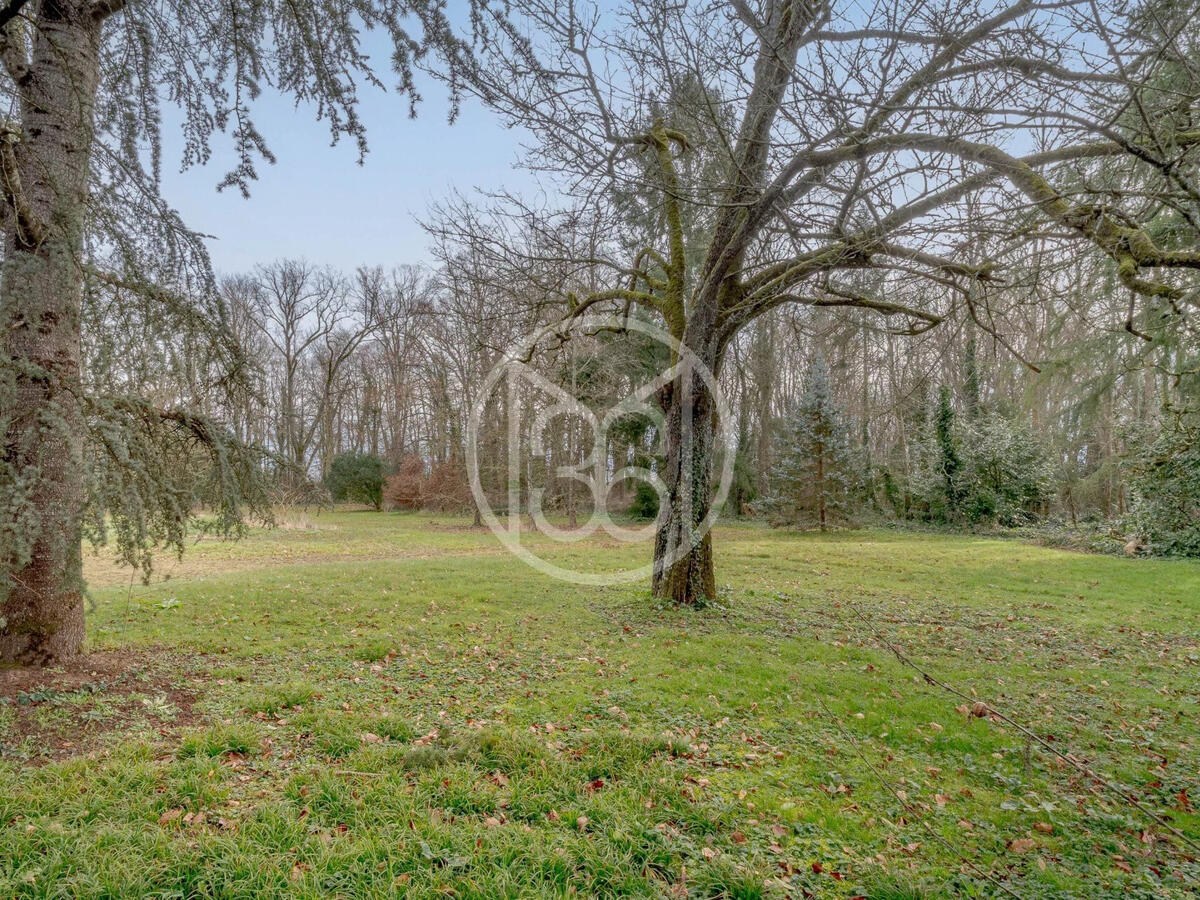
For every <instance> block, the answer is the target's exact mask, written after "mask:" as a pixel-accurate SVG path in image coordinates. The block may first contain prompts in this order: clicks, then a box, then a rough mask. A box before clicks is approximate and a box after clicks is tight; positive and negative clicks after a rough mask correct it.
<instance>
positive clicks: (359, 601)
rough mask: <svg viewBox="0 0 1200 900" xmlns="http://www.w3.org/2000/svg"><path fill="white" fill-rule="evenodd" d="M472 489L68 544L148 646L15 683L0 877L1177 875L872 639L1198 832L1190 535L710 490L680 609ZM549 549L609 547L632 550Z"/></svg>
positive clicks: (794, 880)
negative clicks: (808, 508) (514, 541)
mask: <svg viewBox="0 0 1200 900" xmlns="http://www.w3.org/2000/svg"><path fill="white" fill-rule="evenodd" d="M461 524H462V523H461V522H460V521H458V520H451V519H438V518H427V517H419V516H399V515H390V514H370V513H356V512H341V513H336V514H325V515H321V516H313V517H311V518H310V519H309V520H308V521H307V522H300V523H299V524H295V525H294V527H290V528H286V529H281V530H279V531H275V532H271V533H266V534H255V535H253V536H252V537H251V538H249V539H248V540H246V541H245V542H243V543H240V544H237V545H225V544H218V543H208V542H205V543H202V544H200V545H198V546H197V547H196V548H195V549H194V552H193V553H192V554H191V555H190V556H189V557H188V558H187V559H186V561H185V563H184V564H183V566H181V567H180V568H179V569H177V570H176V577H174V578H172V579H171V580H169V581H166V582H164V583H158V584H154V585H151V586H149V587H142V586H139V585H134V586H133V587H132V589H130V587H129V585H128V581H127V578H128V576H127V575H123V576H119V577H113V575H112V573H111V572H109V570H108V566H107V564H106V563H104V562H103V560H94V561H92V562H91V563H89V566H90V569H89V571H90V573H91V576H92V578H93V582H94V583H98V584H105V585H108V586H105V587H100V588H99V589H97V590H96V591H95V600H96V610H95V612H94V614H93V615H92V618H91V631H90V635H91V642H92V646H93V647H94V648H96V649H97V651H99V653H100V654H101V655H100V656H98V657H97V658H101V659H110V660H111V659H114V658H118V657H119V658H125V659H127V660H132V661H134V662H135V663H136V665H134V666H132V667H126V668H125V670H124V672H123V673H122V674H111V675H104V674H103V673H101V675H100V676H98V677H97V678H96V679H92V680H91V681H87V680H85V675H78V677H77V678H76V681H75V682H73V684H75V683H78V684H90V685H91V687H89V688H87V689H78V690H73V691H69V692H62V693H60V694H55V693H53V692H44V695H36V696H33V695H31V692H30V691H28V690H26V691H25V694H24V696H23V702H21V703H18V702H17V701H16V700H15V699H13V698H10V700H11V702H9V703H6V704H0V746H2V752H3V755H2V756H0V896H3V897H8V896H14V897H68V896H69V897H85V896H86V897H122V898H126V897H221V898H234V897H259V896H289V897H295V896H298V897H313V898H316V897H390V896H397V895H404V896H411V897H444V896H454V897H477V898H496V897H528V896H545V897H568V896H634V897H654V896H667V897H747V898H748V897H805V896H815V897H825V896H845V897H853V896H866V897H872V898H899V897H925V896H928V897H938V896H946V895H948V894H949V895H961V896H967V897H976V896H993V895H999V894H1000V893H1001V890H1002V889H1001V888H1000V887H999V886H998V884H1003V885H1004V886H1005V887H1007V888H1008V889H1009V890H1011V891H1012V892H1014V893H1015V894H1016V895H1017V896H1020V897H1024V898H1040V897H1080V898H1083V897H1088V898H1092V897H1127V896H1132V897H1167V896H1186V895H1188V894H1189V885H1191V886H1194V885H1196V884H1197V882H1198V880H1200V864H1198V863H1197V862H1196V860H1195V858H1194V857H1195V854H1194V853H1193V852H1192V851H1191V850H1190V849H1189V848H1187V847H1186V846H1185V845H1183V843H1182V842H1181V841H1180V840H1179V839H1178V838H1176V837H1174V836H1173V835H1171V834H1170V833H1168V832H1167V831H1166V830H1164V828H1163V827H1162V826H1161V825H1159V824H1158V823H1156V822H1155V821H1154V820H1153V819H1151V818H1149V817H1147V816H1145V815H1144V814H1143V813H1141V812H1139V811H1138V810H1136V809H1134V808H1132V807H1131V806H1130V805H1128V804H1127V803H1125V802H1123V801H1122V800H1121V799H1120V798H1119V797H1116V796H1114V795H1113V794H1111V793H1110V792H1108V791H1106V790H1104V789H1103V788H1102V787H1101V786H1099V785H1098V784H1097V783H1095V782H1094V781H1093V780H1091V779H1089V778H1086V777H1084V776H1081V775H1080V774H1079V773H1078V771H1076V770H1075V769H1073V768H1072V767H1071V766H1069V765H1068V764H1065V763H1064V762H1062V761H1061V760H1060V759H1058V758H1056V757H1054V756H1053V755H1051V754H1048V753H1046V752H1044V751H1043V750H1042V749H1040V748H1039V747H1038V746H1037V745H1029V744H1028V743H1027V742H1026V741H1025V740H1024V739H1023V738H1021V736H1020V735H1019V734H1017V733H1016V732H1014V731H1012V730H1011V729H1008V728H1006V727H1005V726H1003V725H1002V724H1001V723H999V722H998V721H995V720H992V719H991V718H990V717H989V716H987V715H984V716H982V717H981V716H977V715H973V714H972V709H971V706H970V705H968V704H964V703H963V702H962V701H960V700H958V699H956V698H954V697H952V696H949V695H947V694H946V693H944V692H942V691H940V690H939V689H937V688H935V687H933V686H930V685H928V684H926V683H924V682H923V681H922V680H921V678H920V677H919V676H917V675H916V673H914V672H913V671H912V670H910V669H907V668H905V667H904V666H902V665H901V664H900V663H899V662H897V660H896V659H895V658H894V657H893V656H892V655H891V654H890V653H889V652H888V651H887V650H886V648H885V647H884V646H883V645H882V643H881V640H880V638H886V639H887V640H889V641H891V642H894V643H895V644H896V646H898V647H900V648H902V649H903V650H904V652H905V653H907V654H909V655H910V656H911V657H913V659H915V660H917V661H919V663H920V665H921V666H922V667H924V668H926V669H928V670H929V671H930V672H931V673H933V674H935V675H936V676H937V677H939V678H942V679H945V680H946V681H948V682H951V683H953V684H954V685H956V686H958V687H960V688H961V689H963V690H964V691H967V692H968V693H971V694H972V695H977V696H978V697H979V700H980V701H981V702H984V703H986V704H991V705H992V706H993V707H994V708H995V709H998V710H1002V711H1003V712H1005V713H1006V714H1008V715H1011V716H1012V717H1013V718H1015V719H1018V720H1019V721H1021V722H1023V723H1025V724H1026V725H1028V726H1029V727H1030V728H1033V729H1034V730H1035V731H1036V732H1037V733H1038V734H1040V735H1044V736H1046V737H1047V738H1048V739H1052V741H1053V743H1054V744H1055V746H1059V747H1061V748H1062V751H1063V752H1064V753H1070V754H1071V755H1072V756H1073V757H1074V758H1076V759H1077V760H1079V761H1080V762H1081V763H1083V764H1086V765H1087V766H1089V767H1091V768H1092V769H1094V770H1096V771H1098V772H1101V773H1104V774H1105V775H1106V776H1107V777H1108V778H1110V779H1112V780H1114V781H1116V782H1118V783H1119V784H1120V785H1121V786H1122V787H1123V788H1124V789H1126V790H1128V791H1129V792H1131V793H1133V794H1134V795H1136V797H1137V798H1138V799H1139V800H1140V802H1141V803H1143V804H1144V805H1145V806H1146V807H1148V808H1150V809H1151V810H1153V811H1154V813H1155V814H1156V815H1158V816H1160V817H1162V818H1163V819H1165V820H1168V821H1169V822H1170V823H1171V824H1172V825H1173V826H1174V827H1175V828H1177V829H1179V830H1180V831H1182V832H1184V833H1185V834H1187V835H1189V836H1190V837H1191V838H1192V839H1193V840H1196V841H1200V815H1198V814H1197V812H1196V807H1197V805H1200V786H1198V785H1197V781H1198V767H1200V746H1198V745H1197V741H1198V740H1200V724H1198V721H1197V717H1198V716H1200V705H1198V703H1197V700H1198V698H1200V626H1198V624H1197V623H1198V622H1200V566H1197V565H1195V564H1189V563H1185V562H1170V561H1140V560H1139V561H1134V560H1122V559H1112V558H1102V557H1090V556H1082V555H1075V554H1070V553H1066V552H1062V551H1055V550H1049V549H1044V548H1038V547H1032V546H1027V545H1024V544H1020V543H1016V542H1011V541H1002V540H977V539H970V538H955V537H942V536H930V535H906V534H899V533H889V532H862V533H847V534H839V535H834V536H829V537H816V536H809V535H794V534H784V533H777V532H771V531H768V530H765V529H761V528H757V527H750V526H737V525H730V526H725V527H723V528H722V529H720V531H719V533H718V536H717V541H718V547H719V552H718V560H719V570H718V577H719V580H720V581H721V582H722V583H723V584H725V585H727V586H728V587H727V589H726V591H725V593H724V596H723V599H722V602H721V604H720V605H718V606H717V607H716V608H714V609H710V610H706V611H704V612H701V613H695V612H687V611H679V610H671V609H665V610H664V609H659V608H656V606H655V605H654V604H653V603H652V602H651V601H650V600H648V599H647V598H646V596H645V593H644V590H642V589H639V588H635V587H609V588H581V587H578V586H575V585H570V584H564V583H561V582H557V581H553V580H551V579H548V578H546V577H544V576H542V575H540V574H538V573H536V572H534V571H532V570H530V569H529V568H527V567H526V566H524V565H523V564H522V563H521V562H519V561H518V560H516V559H514V558H513V557H511V556H509V555H508V554H507V553H505V552H504V551H502V550H499V549H498V548H497V545H496V543H495V541H494V539H493V538H492V537H491V536H490V534H488V533H487V532H481V531H475V530H471V529H469V528H464V527H461ZM543 549H545V550H546V552H547V553H549V554H550V555H552V556H554V557H555V561H556V562H559V563H560V564H564V565H587V566H590V567H593V568H597V569H603V568H605V567H610V566H616V565H627V564H629V563H632V562H638V561H640V555H641V554H643V553H645V548H644V547H643V548H628V547H625V546H623V545H618V544H612V543H607V542H604V541H600V540H595V541H589V542H585V543H583V544H579V545H575V546H573V547H567V548H563V547H559V546H556V545H550V544H545V545H544V548H543ZM122 581H123V582H124V583H122ZM860 615H861V616H862V617H865V619H866V620H867V621H866V622H864V621H863V620H862V619H861V618H860ZM104 654H107V655H104ZM86 677H87V678H90V676H86ZM47 683H48V684H49V682H47ZM31 717H32V718H31ZM35 720H36V721H35ZM31 723H32V724H31ZM34 725H36V727H33V726H34ZM62 743H68V744H70V745H71V746H70V747H67V748H63V747H61V746H60V745H61V744H62ZM64 750H65V751H67V753H66V755H67V758H65V759H64V758H59V757H62V756H63V755H64V754H63V751H64ZM51 751H54V752H51Z"/></svg>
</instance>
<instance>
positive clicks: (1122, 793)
mask: <svg viewBox="0 0 1200 900" xmlns="http://www.w3.org/2000/svg"><path fill="white" fill-rule="evenodd" d="M846 605H847V606H848V607H850V609H851V610H852V611H853V612H854V614H855V615H856V616H858V617H859V619H861V620H862V622H863V624H864V625H866V626H867V628H868V629H869V630H870V631H871V633H872V634H873V635H874V636H875V638H876V640H878V641H879V642H880V643H882V644H883V645H884V646H885V647H887V648H888V650H890V651H891V652H892V655H893V656H895V657H896V659H898V660H899V661H900V662H901V663H902V664H903V665H906V666H908V667H909V668H910V669H912V670H913V671H914V672H916V673H917V674H918V675H920V676H921V677H922V678H923V679H924V680H925V682H926V683H927V684H931V685H933V686H934V687H937V688H941V689H942V690H944V691H946V692H948V693H950V694H953V695H954V696H955V697H958V698H960V699H962V700H966V701H967V702H968V703H973V702H975V699H976V698H974V697H971V696H969V695H967V694H964V693H963V692H962V691H960V690H959V689H958V688H956V687H954V686H953V685H950V684H947V683H946V682H944V681H941V680H939V679H937V678H935V677H933V676H932V675H930V674H929V673H928V672H926V671H925V670H924V669H922V668H921V667H920V666H918V665H917V664H916V663H915V662H913V661H912V660H911V659H909V658H908V657H907V656H905V655H904V653H903V652H902V651H901V650H900V649H899V648H898V647H897V646H896V645H895V644H893V643H892V642H891V641H889V640H888V639H887V638H886V637H884V636H883V635H882V634H880V633H879V631H878V630H876V629H875V627H874V626H873V625H872V624H871V621H870V620H869V619H868V618H867V617H866V616H865V615H863V613H862V611H861V610H859V609H858V607H856V606H855V605H854V604H853V603H847V604H846ZM985 705H986V706H987V711H988V713H989V714H991V715H992V716H995V717H996V718H997V719H999V720H1000V721H1002V722H1004V723H1006V724H1008V725H1011V726H1012V727H1013V728H1015V729H1016V730H1017V731H1019V732H1020V733H1021V734H1023V735H1024V736H1025V737H1026V739H1027V740H1029V741H1032V742H1033V743H1035V744H1037V745H1038V746H1039V747H1041V748H1042V749H1043V750H1046V751H1047V752H1049V753H1052V754H1053V755H1054V756H1057V757H1058V758H1059V759H1061V760H1063V761H1064V762H1066V763H1068V764H1070V765H1071V766H1072V767H1073V768H1074V769H1075V770H1076V771H1078V772H1080V773H1081V774H1083V775H1086V776H1087V777H1088V778H1090V779H1092V780H1093V781H1095V782H1097V783H1099V784H1100V785H1102V786H1103V787H1105V788H1106V789H1108V790H1109V791H1110V792H1111V793H1112V794H1114V795H1115V796H1117V797H1120V798H1121V799H1122V800H1124V801H1125V802H1126V803H1128V804H1130V805H1131V806H1133V807H1135V808H1136V809H1138V810H1140V811H1141V812H1142V814H1143V815H1145V816H1147V817H1149V818H1150V819H1152V820H1153V821H1154V822H1155V823H1157V824H1158V825H1159V826H1160V827H1161V828H1163V829H1165V830H1166V831H1168V832H1170V833H1171V834H1173V835H1175V837H1177V838H1179V840H1181V841H1183V843H1185V844H1187V845H1188V846H1189V847H1191V848H1192V849H1193V850H1196V851H1197V852H1200V843H1197V842H1196V841H1194V840H1192V839H1191V838H1190V837H1188V836H1187V835H1186V834H1184V833H1183V832H1182V831H1180V830H1179V829H1178V828H1176V827H1175V826H1174V825H1172V824H1171V823H1170V822H1168V821H1167V820H1166V819H1164V818H1163V817H1162V816H1160V815H1158V813H1156V812H1154V810H1152V809H1150V808H1149V807H1147V806H1146V805H1145V804H1144V803H1142V802H1141V801H1140V800H1138V799H1137V797H1135V796H1134V795H1133V794H1131V793H1129V792H1128V791H1126V790H1125V789H1123V788H1121V787H1118V786H1117V785H1116V784H1114V783H1113V782H1111V781H1109V780H1108V779H1107V778H1105V777H1104V776H1102V775H1100V774H1099V773H1097V772H1096V771H1094V770H1093V769H1090V768H1089V767H1087V766H1085V765H1084V764H1083V763H1081V762H1079V761H1078V760H1077V759H1075V757H1073V756H1070V755H1068V754H1066V753H1063V752H1062V751H1061V750H1058V749H1057V748H1055V747H1054V746H1053V745H1052V744H1051V743H1050V742H1049V741H1047V740H1045V739H1044V738H1042V737H1041V736H1040V735H1039V734H1038V733H1037V732H1035V731H1033V730H1031V729H1029V728H1027V727H1025V726H1024V725H1022V724H1021V723H1020V722H1018V721H1016V720H1015V719H1013V718H1012V717H1011V716H1007V715H1005V714H1004V713H1002V712H1000V711H999V710H998V709H996V708H995V707H993V706H992V705H991V704H990V703H988V704H985Z"/></svg>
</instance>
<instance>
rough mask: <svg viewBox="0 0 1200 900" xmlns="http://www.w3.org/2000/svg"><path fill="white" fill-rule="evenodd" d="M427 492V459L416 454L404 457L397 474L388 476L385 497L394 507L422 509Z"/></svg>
mask: <svg viewBox="0 0 1200 900" xmlns="http://www.w3.org/2000/svg"><path fill="white" fill-rule="evenodd" d="M424 493H425V461H424V460H423V459H421V457H419V456H416V455H410V456H406V457H404V459H402V460H401V461H400V466H399V467H398V468H397V469H396V474H395V475H392V476H390V477H389V478H388V480H387V484H386V485H385V486H384V489H383V496H384V499H386V500H387V502H388V505H389V506H391V507H392V508H393V509H420V508H421V500H422V497H423V496H424Z"/></svg>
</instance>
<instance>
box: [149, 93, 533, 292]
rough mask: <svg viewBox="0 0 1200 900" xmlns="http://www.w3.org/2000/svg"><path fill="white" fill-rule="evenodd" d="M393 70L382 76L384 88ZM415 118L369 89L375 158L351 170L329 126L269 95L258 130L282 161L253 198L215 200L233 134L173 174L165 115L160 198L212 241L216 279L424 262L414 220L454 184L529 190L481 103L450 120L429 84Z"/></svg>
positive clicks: (172, 137)
mask: <svg viewBox="0 0 1200 900" xmlns="http://www.w3.org/2000/svg"><path fill="white" fill-rule="evenodd" d="M389 75H390V71H389V72H385V73H384V76H385V77H384V80H385V83H388V76H389ZM421 93H422V96H423V97H424V98H425V99H424V102H423V103H422V104H421V106H420V109H419V115H418V117H417V118H416V119H409V118H408V103H407V100H406V99H404V98H401V97H398V96H396V95H395V94H394V93H388V94H383V93H380V92H379V91H371V90H368V91H365V92H364V95H363V98H362V100H363V102H362V117H363V120H364V121H365V123H366V125H367V129H368V139H369V141H370V148H371V152H370V153H369V154H368V156H367V159H366V163H365V165H363V166H361V167H360V166H358V165H357V163H356V149H355V147H354V144H353V143H352V142H349V141H345V140H343V141H342V142H341V143H339V144H338V145H337V146H336V147H330V134H329V129H328V127H327V125H326V123H324V122H318V121H317V120H316V118H315V117H314V115H313V113H312V111H311V109H309V108H304V107H301V108H299V109H296V108H295V107H294V105H293V102H292V101H291V100H290V99H288V98H284V97H280V96H278V95H269V94H266V93H264V95H263V96H262V98H260V100H259V102H258V103H256V104H255V107H254V109H255V115H256V119H257V122H258V125H259V127H260V130H261V131H262V132H263V134H264V135H265V136H266V139H267V142H268V145H269V146H270V148H271V150H272V151H273V152H274V154H275V156H276V158H277V160H278V161H277V163H276V164H275V165H273V166H272V165H267V164H265V163H264V164H263V165H261V166H259V181H258V182H257V183H256V184H255V185H254V186H253V187H252V194H251V197H250V199H249V200H245V199H243V198H242V196H241V194H240V193H239V192H238V191H237V190H236V189H229V188H227V189H226V190H224V191H223V192H221V193H217V190H216V185H217V183H218V182H219V181H220V180H221V178H222V177H223V175H224V174H225V171H226V169H227V168H228V167H229V166H228V162H229V159H230V153H229V141H228V138H222V137H221V136H217V137H216V138H214V154H213V159H212V161H211V162H210V163H209V164H208V165H207V166H206V167H203V168H192V169H189V170H188V171H186V172H183V173H180V172H179V160H180V158H181V155H180V136H179V129H178V127H177V126H176V127H173V124H174V123H173V122H172V118H173V117H172V116H171V115H170V113H169V111H164V112H165V113H166V114H165V115H164V123H163V130H164V135H163V137H164V142H163V143H164V151H165V152H164V163H165V164H164V166H163V169H164V173H163V195H164V196H165V197H166V199H167V201H168V202H169V203H170V204H171V205H172V206H174V207H175V208H176V209H178V210H179V212H180V213H181V214H182V215H183V218H184V221H185V222H186V223H187V224H188V225H189V226H190V227H192V228H193V229H195V230H197V231H201V232H204V233H206V234H210V235H213V236H214V239H213V240H210V241H209V244H208V245H209V250H210V253H211V256H212V261H213V266H214V268H215V269H216V270H217V271H218V272H220V273H231V272H240V271H244V270H247V269H250V268H251V267H253V266H254V265H255V264H256V263H260V262H269V261H270V260H273V259H277V258H281V257H303V258H305V259H307V260H309V261H310V262H312V263H316V264H329V265H333V266H336V267H339V268H342V269H345V270H347V271H349V270H352V269H354V268H356V267H357V266H359V265H363V264H367V265H383V266H391V265H394V264H397V263H411V262H418V261H421V260H424V259H428V257H429V253H428V249H427V248H428V243H429V242H428V239H427V236H426V234H425V233H424V231H422V229H421V228H420V226H419V225H418V224H417V223H416V222H415V221H414V216H418V215H423V214H424V213H425V211H426V210H427V208H428V206H429V205H430V203H432V202H435V201H437V200H438V199H440V198H442V197H444V196H446V194H447V193H448V192H449V191H450V190H451V189H452V188H457V189H459V190H461V191H463V192H468V191H470V190H471V189H472V188H474V187H476V186H479V187H483V188H489V189H490V188H497V187H500V186H507V187H511V188H514V189H517V190H527V189H529V188H532V187H535V186H536V185H535V182H534V180H533V178H532V176H530V175H529V174H528V173H526V172H524V171H522V170H515V169H514V168H513V163H514V162H515V161H516V160H517V158H518V156H519V155H520V148H519V143H520V135H519V134H518V133H517V132H513V131H509V130H506V129H504V128H503V127H502V126H501V125H500V123H499V121H498V120H497V119H496V118H495V117H494V116H493V115H492V114H491V113H490V112H488V111H487V110H485V109H484V108H483V107H482V106H481V105H480V104H479V103H478V102H475V101H474V100H470V99H467V100H464V102H463V107H462V112H461V115H460V116H459V119H458V121H456V122H455V124H453V125H449V124H447V122H446V112H447V109H448V105H447V103H446V100H445V92H444V90H442V89H441V87H440V86H439V85H437V84H431V83H429V82H427V81H426V82H425V83H424V84H422V87H421Z"/></svg>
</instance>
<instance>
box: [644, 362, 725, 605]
mask: <svg viewBox="0 0 1200 900" xmlns="http://www.w3.org/2000/svg"><path fill="white" fill-rule="evenodd" d="M700 360H701V361H702V362H704V363H706V364H707V365H708V366H709V369H710V370H712V371H714V372H715V369H716V366H715V361H712V360H706V359H705V358H704V357H703V356H701V357H700ZM665 400H666V402H665V403H664V407H665V409H666V425H667V433H666V465H665V467H664V471H663V481H664V483H665V484H666V487H667V502H666V504H665V508H664V509H662V510H660V513H659V519H658V528H657V531H656V533H655V540H654V569H653V592H654V595H655V596H656V597H659V598H661V599H663V600H668V601H670V602H671V603H675V604H678V605H681V606H703V605H704V604H705V603H707V602H709V601H711V600H713V599H714V598H715V597H716V595H717V579H716V574H715V572H714V570H713V553H712V534H711V533H710V532H708V531H704V532H703V533H701V532H700V530H699V529H700V528H701V525H702V523H703V522H704V520H705V519H706V518H707V517H708V514H709V511H710V509H711V508H712V478H713V463H714V459H715V456H716V434H717V431H716V408H715V403H714V401H713V397H712V395H711V394H710V393H709V391H708V387H707V385H706V384H705V382H704V380H703V379H702V378H700V377H699V376H698V375H696V374H692V375H691V376H690V377H689V376H687V375H684V376H682V377H681V378H680V379H678V380H677V381H676V382H674V383H673V384H671V385H668V386H667V396H666V398H665Z"/></svg>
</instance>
